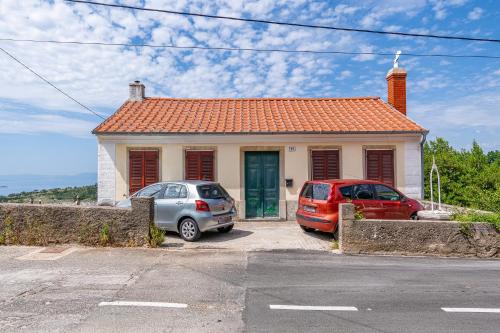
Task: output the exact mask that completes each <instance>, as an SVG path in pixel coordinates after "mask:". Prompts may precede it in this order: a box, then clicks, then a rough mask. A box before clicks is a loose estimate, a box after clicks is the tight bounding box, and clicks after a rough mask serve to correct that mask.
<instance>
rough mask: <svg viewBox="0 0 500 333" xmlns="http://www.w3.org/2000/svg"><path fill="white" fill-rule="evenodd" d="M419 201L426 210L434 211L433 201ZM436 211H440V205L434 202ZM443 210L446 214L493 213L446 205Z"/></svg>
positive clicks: (442, 207) (443, 205)
mask: <svg viewBox="0 0 500 333" xmlns="http://www.w3.org/2000/svg"><path fill="white" fill-rule="evenodd" d="M436 195H437V194H436ZM436 200H437V199H436ZM419 201H420V203H421V204H422V206H424V208H425V210H431V209H432V202H431V201H428V200H419ZM434 209H435V210H437V209H439V205H438V203H437V202H434ZM441 210H444V211H445V212H450V213H479V214H490V213H491V212H488V211H485V210H479V209H473V208H466V207H460V206H454V205H447V204H444V203H442V204H441Z"/></svg>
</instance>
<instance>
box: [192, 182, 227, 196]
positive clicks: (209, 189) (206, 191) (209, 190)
mask: <svg viewBox="0 0 500 333" xmlns="http://www.w3.org/2000/svg"><path fill="white" fill-rule="evenodd" d="M196 189H197V190H198V194H199V195H200V198H202V199H225V198H228V197H229V194H227V192H226V190H224V189H223V188H222V186H220V185H219V184H207V185H198V186H197V187H196Z"/></svg>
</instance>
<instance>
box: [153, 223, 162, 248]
mask: <svg viewBox="0 0 500 333" xmlns="http://www.w3.org/2000/svg"><path fill="white" fill-rule="evenodd" d="M164 240H165V232H164V231H163V230H161V229H159V228H158V227H157V226H156V225H154V224H151V225H150V226H149V245H150V246H151V247H158V246H160V245H161V244H162V243H163V241H164Z"/></svg>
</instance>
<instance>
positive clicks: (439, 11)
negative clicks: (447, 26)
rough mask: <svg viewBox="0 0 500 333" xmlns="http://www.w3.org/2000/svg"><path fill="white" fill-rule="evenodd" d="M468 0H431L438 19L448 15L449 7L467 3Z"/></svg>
mask: <svg viewBox="0 0 500 333" xmlns="http://www.w3.org/2000/svg"><path fill="white" fill-rule="evenodd" d="M466 2H467V0H431V4H433V7H432V10H433V11H434V16H435V18H436V19H437V20H444V19H445V18H446V17H447V16H448V8H450V7H460V6H463V5H465V3H466Z"/></svg>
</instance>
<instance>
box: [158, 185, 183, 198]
mask: <svg viewBox="0 0 500 333" xmlns="http://www.w3.org/2000/svg"><path fill="white" fill-rule="evenodd" d="M163 197H164V198H165V199H179V198H187V189H186V186H184V185H179V184H168V185H167V188H166V190H165V195H164V196H163Z"/></svg>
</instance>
